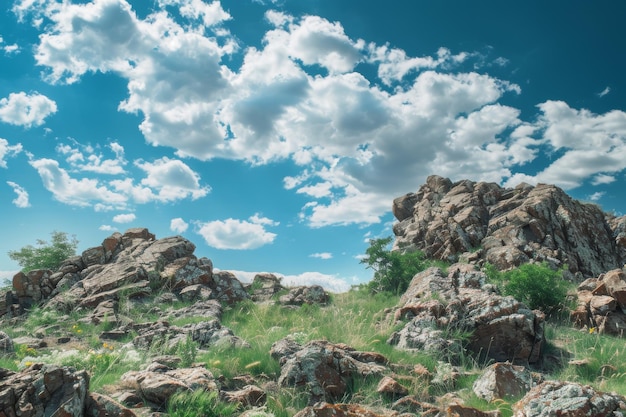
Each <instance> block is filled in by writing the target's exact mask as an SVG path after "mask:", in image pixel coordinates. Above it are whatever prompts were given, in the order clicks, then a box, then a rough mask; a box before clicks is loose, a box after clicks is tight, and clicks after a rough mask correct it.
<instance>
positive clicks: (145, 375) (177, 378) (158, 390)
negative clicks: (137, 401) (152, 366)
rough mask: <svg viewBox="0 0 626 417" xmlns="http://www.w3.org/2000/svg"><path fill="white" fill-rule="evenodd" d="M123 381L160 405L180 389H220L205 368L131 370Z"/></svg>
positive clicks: (123, 376) (123, 377) (142, 395)
mask: <svg viewBox="0 0 626 417" xmlns="http://www.w3.org/2000/svg"><path fill="white" fill-rule="evenodd" d="M121 381H122V382H123V383H125V384H126V385H127V386H128V387H129V388H130V389H131V390H133V391H135V393H136V394H137V395H139V396H141V397H143V398H145V399H146V400H148V401H150V402H151V403H154V404H156V405H158V406H163V405H165V404H166V403H167V400H168V399H169V398H170V397H171V396H172V395H173V394H174V393H176V392H178V391H190V390H196V389H204V390H207V391H215V390H218V389H219V386H218V384H217V382H216V380H215V378H214V377H213V374H212V373H211V372H210V371H209V370H207V369H204V368H180V369H160V370H159V371H156V372H155V371H151V370H144V371H130V372H126V373H125V374H124V375H122V377H121Z"/></svg>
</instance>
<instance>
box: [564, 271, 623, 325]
mask: <svg viewBox="0 0 626 417" xmlns="http://www.w3.org/2000/svg"><path fill="white" fill-rule="evenodd" d="M624 271H625V270H624V269H613V270H611V271H608V272H606V273H605V274H601V275H600V276H598V277H597V278H589V279H586V280H585V281H583V282H582V283H581V284H580V285H579V286H578V291H577V295H578V302H577V306H576V308H575V309H574V310H573V311H572V312H571V313H570V317H571V319H572V322H573V323H574V324H575V325H576V326H578V327H581V328H587V329H594V331H597V332H598V333H606V334H611V335H614V336H620V337H624V335H625V334H626V272H624Z"/></svg>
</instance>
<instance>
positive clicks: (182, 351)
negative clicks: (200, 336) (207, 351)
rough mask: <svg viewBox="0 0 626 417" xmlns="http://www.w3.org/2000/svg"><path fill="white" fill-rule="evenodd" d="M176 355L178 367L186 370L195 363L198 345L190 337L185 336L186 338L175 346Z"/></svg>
mask: <svg viewBox="0 0 626 417" xmlns="http://www.w3.org/2000/svg"><path fill="white" fill-rule="evenodd" d="M176 354H177V355H178V356H179V357H180V366H181V367H183V368H187V367H189V366H191V365H192V364H193V363H194V362H195V361H196V356H197V355H198V344H197V343H196V342H194V341H193V339H192V338H191V335H189V334H188V335H187V338H186V339H185V340H184V341H182V342H178V344H177V345H176Z"/></svg>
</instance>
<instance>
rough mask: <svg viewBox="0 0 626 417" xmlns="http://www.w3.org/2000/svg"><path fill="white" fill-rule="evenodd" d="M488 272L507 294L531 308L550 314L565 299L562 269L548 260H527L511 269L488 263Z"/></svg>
mask: <svg viewBox="0 0 626 417" xmlns="http://www.w3.org/2000/svg"><path fill="white" fill-rule="evenodd" d="M485 273H486V274H487V276H488V277H489V278H490V279H491V280H492V281H493V282H495V283H496V284H497V285H498V286H499V287H500V289H501V290H502V292H503V293H504V295H510V296H512V297H513V298H515V299H516V300H518V301H521V302H522V303H524V304H526V305H527V306H528V307H530V308H531V309H538V310H542V311H544V312H545V313H547V314H550V313H553V312H555V311H557V310H558V309H559V308H560V307H562V306H563V304H564V303H565V298H566V296H567V282H566V281H565V280H564V279H563V270H562V269H561V270H554V269H552V268H550V267H549V266H548V264H546V263H545V262H543V263H541V264H524V265H521V266H520V267H519V268H515V269H511V270H509V271H504V272H500V271H497V270H496V268H495V267H494V266H493V265H487V266H486V267H485Z"/></svg>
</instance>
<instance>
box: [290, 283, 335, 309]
mask: <svg viewBox="0 0 626 417" xmlns="http://www.w3.org/2000/svg"><path fill="white" fill-rule="evenodd" d="M329 299H330V296H329V295H328V293H327V292H326V291H324V288H322V287H321V286H319V285H312V286H309V287H295V288H291V289H290V290H289V293H287V294H285V295H283V296H281V297H280V298H279V300H278V301H279V303H280V304H282V305H286V306H301V305H303V304H326V303H327V302H328V300H329Z"/></svg>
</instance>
